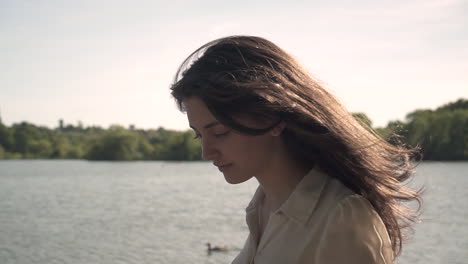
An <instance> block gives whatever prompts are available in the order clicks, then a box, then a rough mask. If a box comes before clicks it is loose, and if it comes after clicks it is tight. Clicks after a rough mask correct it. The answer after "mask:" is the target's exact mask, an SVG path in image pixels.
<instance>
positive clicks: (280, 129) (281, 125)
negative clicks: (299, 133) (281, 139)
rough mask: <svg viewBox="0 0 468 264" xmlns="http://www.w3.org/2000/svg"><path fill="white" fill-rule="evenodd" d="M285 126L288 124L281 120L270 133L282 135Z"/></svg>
mask: <svg viewBox="0 0 468 264" xmlns="http://www.w3.org/2000/svg"><path fill="white" fill-rule="evenodd" d="M285 127H286V124H285V123H284V121H281V122H280V123H279V124H278V125H276V126H275V127H274V128H272V129H271V130H270V135H272V136H274V137H277V136H279V135H281V133H283V130H284V128H285Z"/></svg>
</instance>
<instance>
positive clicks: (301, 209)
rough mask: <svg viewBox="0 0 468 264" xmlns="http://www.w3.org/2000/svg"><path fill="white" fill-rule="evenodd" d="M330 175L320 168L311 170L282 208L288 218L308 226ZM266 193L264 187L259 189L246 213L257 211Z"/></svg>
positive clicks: (280, 209)
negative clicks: (308, 221)
mask: <svg viewBox="0 0 468 264" xmlns="http://www.w3.org/2000/svg"><path fill="white" fill-rule="evenodd" d="M327 179H328V175H326V174H325V173H324V172H322V171H321V170H320V169H319V168H317V167H314V168H313V169H311V170H310V171H309V172H308V173H307V174H306V175H305V176H304V178H302V180H301V181H300V182H299V183H298V184H297V186H296V187H295V189H294V191H293V192H292V193H291V194H290V195H289V198H288V199H287V200H286V201H285V202H284V203H283V204H282V205H281V206H280V208H279V209H278V211H281V212H282V213H284V214H285V215H286V216H288V217H289V218H291V219H294V220H296V221H298V222H300V223H302V224H306V223H307V220H308V219H309V217H310V215H311V214H312V212H313V211H314V209H315V207H316V205H317V201H318V199H319V197H320V194H321V192H322V190H323V188H324V186H325V183H326V182H327ZM264 196H265V193H264V192H263V188H262V186H259V187H258V188H257V191H256V192H255V194H254V196H253V198H252V200H251V202H250V203H249V205H248V206H247V208H246V212H247V213H249V212H252V211H253V210H256V209H257V208H258V206H259V205H260V202H261V201H262V199H263V197H264Z"/></svg>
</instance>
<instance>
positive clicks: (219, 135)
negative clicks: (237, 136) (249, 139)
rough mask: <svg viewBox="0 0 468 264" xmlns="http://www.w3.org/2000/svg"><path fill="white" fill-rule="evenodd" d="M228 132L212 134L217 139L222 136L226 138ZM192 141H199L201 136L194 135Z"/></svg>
mask: <svg viewBox="0 0 468 264" xmlns="http://www.w3.org/2000/svg"><path fill="white" fill-rule="evenodd" d="M229 132H230V131H226V132H223V133H220V134H214V136H215V137H217V138H219V137H222V136H226V135H227V134H229ZM193 138H194V139H201V135H199V134H195V137H193Z"/></svg>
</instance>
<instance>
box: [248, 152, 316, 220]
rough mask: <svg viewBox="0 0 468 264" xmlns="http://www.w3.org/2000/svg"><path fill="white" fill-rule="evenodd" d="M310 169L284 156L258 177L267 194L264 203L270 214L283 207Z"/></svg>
mask: <svg viewBox="0 0 468 264" xmlns="http://www.w3.org/2000/svg"><path fill="white" fill-rule="evenodd" d="M310 169H311V168H309V167H307V166H304V165H302V164H300V163H298V162H296V161H294V160H292V159H291V158H290V157H289V155H284V156H283V157H281V156H279V157H277V158H276V160H273V161H271V163H270V164H269V167H268V169H266V170H265V171H264V173H263V174H262V175H258V176H256V178H257V180H258V182H259V183H260V185H261V186H262V188H263V191H264V193H265V200H264V203H265V204H268V206H267V207H268V208H269V211H270V213H271V212H274V211H276V210H277V209H278V208H280V207H281V205H282V204H283V203H284V202H285V201H286V200H287V199H288V198H289V196H290V195H291V193H292V192H293V191H294V189H295V188H296V186H297V184H298V183H299V182H300V181H301V180H302V178H304V176H305V175H306V174H307V172H308V171H309V170H310Z"/></svg>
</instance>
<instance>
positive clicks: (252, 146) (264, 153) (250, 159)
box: [229, 136, 275, 167]
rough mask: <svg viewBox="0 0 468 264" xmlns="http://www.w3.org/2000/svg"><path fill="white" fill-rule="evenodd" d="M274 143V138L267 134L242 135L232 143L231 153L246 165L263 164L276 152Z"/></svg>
mask: <svg viewBox="0 0 468 264" xmlns="http://www.w3.org/2000/svg"><path fill="white" fill-rule="evenodd" d="M273 145H274V144H273V142H272V140H270V138H269V137H266V136H256V137H249V136H242V137H239V138H238V139H237V140H236V141H235V143H233V144H232V147H231V148H230V149H229V150H230V151H229V154H230V155H233V157H231V158H235V159H236V160H237V161H239V162H242V163H243V165H244V166H246V167H256V166H262V165H264V164H265V163H267V162H268V161H269V160H270V157H271V156H272V155H273V154H274V152H275V151H274V149H273Z"/></svg>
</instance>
